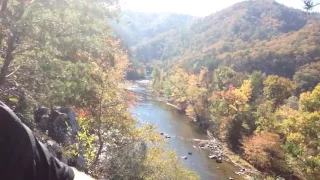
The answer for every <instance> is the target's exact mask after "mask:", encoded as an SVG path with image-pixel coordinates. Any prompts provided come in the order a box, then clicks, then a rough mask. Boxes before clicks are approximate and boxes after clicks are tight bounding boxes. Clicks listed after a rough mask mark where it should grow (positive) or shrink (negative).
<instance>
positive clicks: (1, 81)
mask: <svg viewBox="0 0 320 180" xmlns="http://www.w3.org/2000/svg"><path fill="white" fill-rule="evenodd" d="M15 39H16V35H15V33H9V37H8V41H7V45H8V47H7V49H6V54H5V59H4V63H3V66H2V68H1V72H0V86H1V85H3V84H4V82H5V80H6V76H7V74H8V69H9V65H10V63H11V62H12V60H13V56H12V52H13V51H14V49H15V47H14V43H15Z"/></svg>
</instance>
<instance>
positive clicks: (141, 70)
mask: <svg viewBox="0 0 320 180" xmlns="http://www.w3.org/2000/svg"><path fill="white" fill-rule="evenodd" d="M194 19H197V18H196V17H192V16H188V15H181V14H173V13H144V12H132V11H123V12H122V13H121V15H120V17H119V20H118V21H117V20H109V22H110V25H111V28H112V29H113V32H114V38H115V39H119V40H121V46H122V48H123V49H125V50H126V51H127V53H128V55H129V60H130V68H129V69H128V71H127V79H128V80H137V79H143V78H145V77H146V66H145V64H143V63H142V62H141V61H139V60H137V59H136V58H134V54H133V53H132V47H133V46H135V45H137V44H140V43H142V42H144V41H147V40H149V39H152V38H154V37H156V36H158V35H159V34H162V33H166V32H170V31H173V30H176V29H180V28H183V27H185V26H187V25H188V24H190V23H191V22H192V21H193V20H194Z"/></svg>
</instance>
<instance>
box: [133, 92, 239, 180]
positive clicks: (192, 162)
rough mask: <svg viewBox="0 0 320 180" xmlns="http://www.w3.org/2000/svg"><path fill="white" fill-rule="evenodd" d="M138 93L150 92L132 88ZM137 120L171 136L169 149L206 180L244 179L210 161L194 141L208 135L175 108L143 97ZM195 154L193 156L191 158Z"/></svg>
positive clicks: (135, 111) (226, 166)
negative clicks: (190, 153) (189, 153)
mask: <svg viewBox="0 0 320 180" xmlns="http://www.w3.org/2000/svg"><path fill="white" fill-rule="evenodd" d="M130 89H131V90H132V91H134V92H137V93H142V94H146V93H147V91H146V90H145V89H144V88H143V87H140V86H133V87H131V88H130ZM132 113H133V115H134V116H135V118H136V119H137V120H138V121H139V122H141V123H146V122H150V123H152V124H154V125H156V126H157V127H158V130H159V132H163V133H165V134H168V135H169V136H171V139H169V142H168V148H169V149H172V150H175V151H176V152H177V155H178V156H180V157H183V156H187V159H186V160H183V162H184V164H185V166H186V167H188V168H189V169H191V170H193V171H195V172H196V173H197V174H198V175H199V176H200V177H201V179H203V180H224V179H225V180H228V179H229V177H233V178H234V179H236V180H239V179H244V178H243V177H240V176H237V175H235V173H234V172H235V171H236V168H235V167H234V166H233V165H232V164H231V163H228V162H223V163H220V164H219V163H216V162H215V161H214V160H212V159H209V157H208V156H209V153H208V152H206V151H204V150H201V149H199V148H198V145H197V143H196V142H194V141H192V140H193V139H207V136H206V133H205V132H203V131H201V130H200V129H199V128H198V127H197V126H196V125H195V124H194V123H193V122H192V121H190V119H189V118H188V117H186V116H185V115H182V114H180V113H179V112H178V111H177V110H176V109H175V108H173V107H171V106H168V105H167V104H166V103H163V102H159V101H156V100H153V99H151V98H148V97H147V96H146V95H141V100H140V101H139V102H138V106H135V107H134V108H133V109H132ZM188 152H192V155H188Z"/></svg>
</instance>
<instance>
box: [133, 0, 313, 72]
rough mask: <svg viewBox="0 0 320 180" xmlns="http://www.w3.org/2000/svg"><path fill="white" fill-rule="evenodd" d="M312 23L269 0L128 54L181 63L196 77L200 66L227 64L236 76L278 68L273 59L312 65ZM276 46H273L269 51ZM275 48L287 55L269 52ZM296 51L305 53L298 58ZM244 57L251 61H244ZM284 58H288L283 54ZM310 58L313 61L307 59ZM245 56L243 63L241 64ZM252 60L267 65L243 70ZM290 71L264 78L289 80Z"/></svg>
mask: <svg viewBox="0 0 320 180" xmlns="http://www.w3.org/2000/svg"><path fill="white" fill-rule="evenodd" d="M317 22H319V21H318V18H317V15H306V14H305V12H303V11H301V10H296V9H292V8H289V7H286V6H284V5H281V4H279V3H277V2H275V1H273V0H267V1H266V0H257V1H243V2H240V3H237V4H235V5H233V6H231V7H229V8H227V9H225V10H222V11H220V12H218V13H215V14H212V15H210V16H207V17H205V18H201V19H198V20H196V21H195V22H193V23H192V24H190V25H189V26H187V27H186V28H183V29H178V30H175V31H170V32H167V33H163V34H160V35H158V36H157V37H155V38H153V39H150V40H148V41H144V42H142V43H140V44H138V45H137V46H135V47H134V48H133V52H134V54H135V57H136V59H137V60H139V61H142V62H145V63H149V62H151V61H152V60H161V63H162V65H164V66H165V67H168V66H169V67H170V65H171V64H176V63H177V62H181V63H182V64H183V65H184V66H185V67H186V68H187V69H189V70H191V71H194V72H198V71H199V70H200V68H201V67H202V66H208V67H209V69H214V68H216V67H217V66H218V65H221V64H226V65H231V64H232V65H234V66H235V69H239V70H249V71H251V70H253V69H257V70H264V69H263V68H266V67H276V66H278V65H279V64H278V63H277V62H276V63H274V62H275V58H279V57H280V58H290V59H301V58H299V57H301V55H302V54H303V55H304V57H306V58H304V59H303V60H305V62H304V61H303V62H299V63H297V65H300V64H304V63H306V62H310V61H315V57H318V52H317V49H318V48H319V47H318V44H319V40H318V38H309V37H310V36H309V34H313V35H314V36H315V37H318V36H317V35H316V34H318V32H319V27H318V26H316V25H314V26H310V25H309V24H317ZM303 34H304V35H303ZM306 35H307V36H308V37H306ZM298 37H299V38H298ZM304 37H305V38H307V39H308V40H306V39H305V38H304ZM295 38H296V39H295ZM305 43H306V44H305ZM275 44H278V45H277V46H273V45H275ZM309 44H312V46H309ZM287 45H289V46H287ZM256 46H258V47H263V49H264V50H265V51H266V54H265V53H264V54H263V53H261V48H257V47H256ZM271 46H273V47H271ZM280 46H281V47H280ZM269 48H270V50H269ZM278 48H280V49H286V48H287V50H284V52H274V51H275V50H276V49H278ZM302 48H304V49H303V50H302ZM269 51H271V54H269ZM272 51H273V52H272ZM296 51H299V52H301V53H302V51H303V52H305V53H302V54H301V53H300V54H299V53H298V54H297V52H296ZM249 52H250V54H255V55H252V56H247V54H248V53H249ZM289 52H291V54H290V55H289V54H286V53H289ZM272 53H273V54H272ZM310 53H311V55H312V57H310V58H309V57H308V56H309V54H310ZM283 55H284V56H283ZM244 56H245V59H243V60H242V58H244ZM298 56H299V57H298ZM251 60H252V61H267V62H270V63H271V65H268V66H265V64H263V63H262V64H260V65H256V66H252V68H247V66H248V63H249V61H250V62H251ZM287 62H288V61H286V60H285V63H287ZM260 66H261V67H260ZM244 67H245V68H244ZM295 68H296V66H294V67H293V68H291V69H289V70H288V71H289V72H288V73H286V74H281V72H282V71H283V70H284V69H277V70H275V71H272V72H268V73H275V74H279V73H280V75H285V76H292V75H293V71H294V70H295Z"/></svg>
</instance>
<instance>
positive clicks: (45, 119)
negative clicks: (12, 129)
mask: <svg viewBox="0 0 320 180" xmlns="http://www.w3.org/2000/svg"><path fill="white" fill-rule="evenodd" d="M34 121H35V124H36V125H37V126H38V129H39V130H40V131H42V133H40V132H38V133H37V135H38V139H39V140H40V141H41V142H42V143H43V144H45V145H46V147H47V148H48V149H49V151H50V152H51V153H52V154H53V155H54V156H55V157H57V158H58V159H59V160H61V161H63V162H65V163H67V164H69V165H70V164H72V165H73V166H76V167H77V168H79V169H85V167H86V161H85V158H84V152H83V148H82V142H77V140H76V137H77V135H78V132H79V125H78V122H77V120H76V114H75V113H74V112H73V111H72V110H71V109H70V108H64V107H53V108H51V109H49V108H46V107H39V108H37V109H36V110H35V111H34ZM75 143H79V157H77V158H73V157H71V158H69V159H67V158H66V156H65V155H64V154H63V148H62V146H61V145H63V146H70V145H73V144H75Z"/></svg>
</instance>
